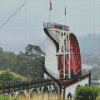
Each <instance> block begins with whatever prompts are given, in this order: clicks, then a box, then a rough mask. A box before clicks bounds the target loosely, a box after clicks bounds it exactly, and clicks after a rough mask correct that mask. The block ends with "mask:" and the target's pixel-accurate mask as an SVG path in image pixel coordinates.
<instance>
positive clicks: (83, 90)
mask: <svg viewBox="0 0 100 100" xmlns="http://www.w3.org/2000/svg"><path fill="white" fill-rule="evenodd" d="M97 96H98V88H97V87H90V86H81V87H78V88H77V89H76V98H75V100H96V97H97Z"/></svg>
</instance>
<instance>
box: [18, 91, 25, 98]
mask: <svg viewBox="0 0 100 100" xmlns="http://www.w3.org/2000/svg"><path fill="white" fill-rule="evenodd" d="M20 96H21V97H26V95H25V93H24V92H19V93H18V94H17V96H16V97H20Z"/></svg>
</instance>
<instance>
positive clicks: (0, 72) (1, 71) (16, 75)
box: [0, 70, 26, 80]
mask: <svg viewBox="0 0 100 100" xmlns="http://www.w3.org/2000/svg"><path fill="white" fill-rule="evenodd" d="M3 72H5V71H3V70H0V74H2V73H3ZM10 73H11V74H13V75H14V76H15V77H20V78H22V79H23V80H24V79H26V77H24V76H21V75H19V74H16V73H14V72H10Z"/></svg>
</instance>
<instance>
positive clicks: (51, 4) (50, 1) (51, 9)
mask: <svg viewBox="0 0 100 100" xmlns="http://www.w3.org/2000/svg"><path fill="white" fill-rule="evenodd" d="M50 10H52V3H51V0H50Z"/></svg>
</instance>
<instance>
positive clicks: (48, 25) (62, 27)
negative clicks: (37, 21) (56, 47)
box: [43, 22, 69, 31]
mask: <svg viewBox="0 0 100 100" xmlns="http://www.w3.org/2000/svg"><path fill="white" fill-rule="evenodd" d="M43 28H49V29H59V30H65V31H69V26H65V25H61V24H57V23H53V22H48V23H46V22H44V23H43Z"/></svg>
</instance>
